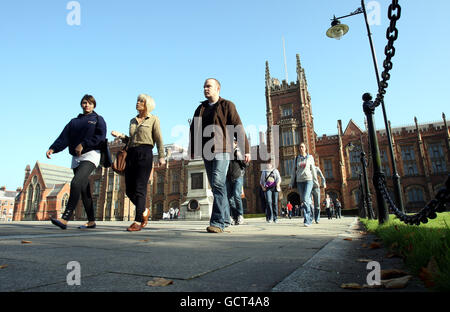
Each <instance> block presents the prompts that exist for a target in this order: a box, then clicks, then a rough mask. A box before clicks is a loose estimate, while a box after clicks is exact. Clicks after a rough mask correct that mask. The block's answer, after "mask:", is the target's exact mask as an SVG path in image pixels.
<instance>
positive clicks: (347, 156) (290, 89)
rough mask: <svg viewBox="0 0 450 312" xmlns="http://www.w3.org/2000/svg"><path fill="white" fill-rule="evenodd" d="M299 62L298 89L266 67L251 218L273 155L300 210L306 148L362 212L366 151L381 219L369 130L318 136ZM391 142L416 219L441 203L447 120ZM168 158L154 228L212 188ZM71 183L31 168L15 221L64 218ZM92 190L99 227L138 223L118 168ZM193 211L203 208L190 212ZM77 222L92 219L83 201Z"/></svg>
mask: <svg viewBox="0 0 450 312" xmlns="http://www.w3.org/2000/svg"><path fill="white" fill-rule="evenodd" d="M296 57H297V62H296V72H297V79H296V81H295V82H287V81H285V80H283V81H281V82H280V81H279V80H278V79H276V78H274V77H271V75H270V69H269V64H268V62H266V74H265V94H266V122H267V132H266V133H265V134H263V133H260V138H259V144H258V145H257V146H252V147H251V154H252V162H251V164H250V167H248V169H247V171H246V175H245V177H244V193H245V197H244V198H243V204H244V211H245V213H263V212H264V206H263V204H262V200H261V195H262V194H261V188H260V186H259V180H260V176H261V164H262V162H263V161H264V160H265V159H263V158H261V155H264V151H269V154H270V155H272V159H276V160H277V162H276V163H277V165H278V170H279V171H280V174H281V176H282V184H281V186H282V192H281V194H280V199H279V208H281V207H285V206H286V204H287V202H288V201H290V202H291V203H292V204H294V205H295V204H299V203H300V196H299V194H298V192H297V190H296V189H289V187H288V185H289V182H290V175H291V172H292V170H293V167H294V160H295V157H296V156H297V155H298V154H299V149H298V146H299V144H300V143H301V142H305V144H306V146H307V149H308V153H310V154H311V155H313V156H314V159H315V162H316V165H317V166H319V167H320V169H321V170H322V172H323V174H324V176H325V178H326V182H327V188H326V189H325V190H324V189H323V188H322V189H321V199H323V198H324V196H325V192H327V193H329V194H330V196H331V197H332V198H339V199H340V201H341V203H342V207H343V209H344V210H354V209H358V207H359V201H360V198H361V194H360V189H361V188H360V178H359V175H360V173H361V172H362V171H361V170H362V165H361V162H360V151H359V150H361V149H362V150H363V151H364V152H365V153H366V155H367V161H368V167H367V173H368V178H369V185H370V192H371V194H372V203H373V207H374V210H375V212H376V207H377V203H376V197H375V195H374V194H375V189H374V187H373V184H372V176H373V170H372V161H371V155H370V149H369V145H368V134H367V127H366V126H364V129H362V128H361V127H360V126H358V125H357V124H355V123H354V122H353V121H352V120H351V119H350V120H349V122H348V123H347V125H346V126H345V127H343V125H342V121H341V120H337V121H336V129H337V133H336V134H333V135H325V134H324V135H321V136H318V135H317V134H316V132H315V128H314V116H313V113H312V101H311V97H310V95H309V92H308V84H307V79H306V74H305V70H304V68H303V67H302V66H301V63H300V57H299V55H297V56H296ZM238 110H239V104H238ZM361 113H362V112H361ZM244 126H245V125H244ZM391 134H392V143H393V150H394V158H395V161H396V164H397V170H398V173H399V175H400V179H401V180H400V181H401V188H402V197H403V203H404V206H405V208H406V211H407V212H414V211H417V210H419V209H421V208H422V207H423V206H424V205H425V203H426V202H428V201H430V200H431V199H433V198H434V196H435V194H436V193H437V191H438V190H439V189H440V188H442V187H443V186H444V184H445V182H446V179H447V177H448V174H449V168H450V132H449V127H448V124H447V120H446V117H445V115H444V114H442V119H441V121H436V122H427V123H420V122H419V121H418V120H417V119H415V120H414V121H412V122H411V125H409V126H400V127H393V128H392V129H391ZM377 136H378V143H379V149H380V154H381V159H382V169H383V171H384V173H385V175H386V181H387V186H388V189H389V192H390V194H391V197H392V198H394V196H393V183H392V167H391V159H390V156H389V155H390V153H389V149H388V141H387V137H386V131H385V130H379V131H377ZM122 146H123V144H122V143H120V141H119V140H115V141H113V142H111V143H110V149H111V153H112V154H113V155H114V154H115V152H117V151H118V150H119V149H120V148H122ZM351 147H353V148H351ZM355 147H356V148H355ZM165 150H166V164H165V165H162V166H159V165H158V163H157V156H156V155H155V157H154V159H155V163H154V170H153V172H152V175H151V177H150V179H149V182H148V186H147V187H148V192H147V194H148V197H147V207H151V215H152V219H153V220H158V219H162V216H163V213H164V212H167V211H168V210H169V209H170V208H171V207H173V208H176V207H178V208H180V209H181V207H182V206H183V205H184V206H186V205H185V203H186V201H187V200H189V198H188V194H189V190H190V189H192V188H193V187H194V188H195V187H199V188H200V187H204V188H207V185H205V184H207V180H205V176H204V175H200V173H199V172H191V171H189V170H188V168H189V164H190V161H189V160H187V159H186V157H185V154H186V150H185V149H184V148H183V147H181V146H177V145H174V144H169V145H166V146H165ZM72 176H73V173H72V170H71V169H68V168H62V167H57V166H53V165H47V164H42V163H39V162H37V163H36V164H35V166H34V168H33V170H30V167H29V166H27V167H26V170H25V178H24V184H23V188H22V190H21V191H20V192H19V194H18V195H17V199H16V202H15V210H14V220H48V219H49V218H50V217H52V216H56V215H59V214H61V213H62V212H63V211H64V208H65V205H66V204H67V199H68V196H69V189H70V180H71V178H72ZM205 181H206V182H205ZM90 186H91V190H92V196H93V199H94V208H95V211H96V218H97V220H124V221H128V220H129V221H132V220H134V212H135V209H134V206H133V204H132V203H131V202H130V200H129V199H128V198H127V196H126V194H125V179H124V177H123V176H121V175H118V174H116V173H115V172H113V171H112V169H111V168H107V169H106V168H102V167H99V168H97V169H96V170H95V171H94V172H93V174H92V175H91V177H90ZM187 209H188V210H195V209H199V208H198V207H197V206H194V205H189V204H188V205H187ZM181 211H183V210H182V209H181ZM354 213H356V212H354ZM73 218H74V219H75V220H85V219H86V215H85V213H84V208H83V207H82V204H81V201H80V203H79V204H78V208H77V210H76V212H75V214H74V217H73Z"/></svg>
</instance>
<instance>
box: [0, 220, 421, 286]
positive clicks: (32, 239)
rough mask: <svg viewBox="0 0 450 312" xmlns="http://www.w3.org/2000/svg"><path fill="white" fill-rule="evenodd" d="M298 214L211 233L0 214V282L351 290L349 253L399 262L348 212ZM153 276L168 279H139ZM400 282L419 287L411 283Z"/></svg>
mask: <svg viewBox="0 0 450 312" xmlns="http://www.w3.org/2000/svg"><path fill="white" fill-rule="evenodd" d="M302 222H303V219H300V218H293V219H280V220H279V222H278V223H277V224H268V223H266V222H265V219H263V218H255V219H247V220H246V224H244V225H239V226H232V227H230V228H229V229H227V230H226V231H225V233H220V234H215V233H207V232H206V230H205V229H206V227H207V226H208V223H209V222H207V221H183V220H174V221H151V222H149V226H148V227H147V228H145V229H144V230H142V231H140V232H134V233H129V232H126V227H127V226H128V225H129V223H130V222H97V228H96V229H93V230H80V229H78V228H77V227H78V226H79V225H81V224H83V223H84V222H71V223H69V228H68V229H67V230H61V229H59V228H57V227H55V226H54V225H52V224H51V223H50V222H12V223H11V222H10V223H0V291H1V292H10V291H13V292H21V291H25V292H61V291H62V292H72V291H75V292H77V291H81V292H92V291H95V292H97V291H102V292H115V291H120V292H211V291H214V292H272V291H273V292H291V291H295V292H299V291H314V292H316V291H327V292H337V291H347V292H352V291H353V292H354V291H355V290H344V289H342V288H340V285H341V284H342V283H349V282H355V283H360V284H364V283H366V276H367V273H368V271H367V270H366V263H362V262H358V261H357V259H358V258H359V257H365V258H368V257H369V258H370V257H371V258H372V259H374V260H375V259H378V261H380V262H381V265H382V269H383V266H393V265H394V266H397V267H399V266H401V262H400V260H399V259H397V260H395V259H389V260H385V259H383V253H382V250H383V249H380V250H378V251H377V250H369V249H368V248H362V247H361V242H362V239H365V240H370V239H373V238H370V237H368V236H367V235H366V236H364V238H362V235H361V233H360V230H361V229H360V228H359V227H358V223H357V219H356V218H354V217H343V218H342V219H333V220H328V219H322V220H321V222H320V224H313V225H312V226H310V227H304V226H303V223H302ZM344 238H347V240H344ZM350 239H351V240H350ZM72 261H76V262H77V263H79V265H80V282H81V285H72V286H71V285H68V282H67V281H68V278H69V281H76V275H75V273H76V267H69V269H68V263H70V262H72ZM383 261H384V262H383ZM386 261H393V262H392V263H390V262H386ZM394 262H395V263H394ZM74 276H75V277H74ZM71 278H72V279H71ZM155 278H164V279H165V280H170V281H172V282H173V283H172V284H170V285H168V286H156V287H155V286H149V285H148V284H147V283H148V282H149V281H152V280H154V279H155ZM406 290H407V291H408V290H411V291H418V290H419V291H424V289H423V287H421V286H420V283H417V282H416V283H413V284H412V286H411V287H408V288H406ZM373 291H382V290H380V289H378V290H373Z"/></svg>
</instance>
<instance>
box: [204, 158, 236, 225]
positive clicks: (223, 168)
mask: <svg viewBox="0 0 450 312" xmlns="http://www.w3.org/2000/svg"><path fill="white" fill-rule="evenodd" d="M203 162H204V164H205V169H206V175H207V176H208V181H209V185H211V188H212V193H213V195H214V202H213V208H212V213H211V219H210V220H209V224H210V225H211V226H216V227H218V228H221V229H222V230H223V229H224V227H225V226H228V225H229V222H230V205H229V203H228V194H227V185H226V179H227V172H228V165H229V163H230V154H228V153H217V154H216V155H215V156H214V159H213V160H206V159H204V158H203Z"/></svg>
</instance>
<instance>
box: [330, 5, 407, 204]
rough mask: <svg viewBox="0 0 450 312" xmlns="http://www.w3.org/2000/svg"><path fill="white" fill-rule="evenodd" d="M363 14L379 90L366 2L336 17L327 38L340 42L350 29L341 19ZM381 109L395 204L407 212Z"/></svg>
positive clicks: (388, 131)
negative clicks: (350, 11) (354, 9)
mask: <svg viewBox="0 0 450 312" xmlns="http://www.w3.org/2000/svg"><path fill="white" fill-rule="evenodd" d="M361 13H362V14H364V20H365V23H366V28H367V35H368V37H369V43H370V50H371V52H372V60H373V66H374V68H375V75H376V78H377V84H378V88H380V75H379V73H378V63H377V57H376V55H375V48H374V45H373V41H372V34H371V32H370V27H369V22H368V21H367V12H366V6H365V4H364V0H361V7H360V8H358V9H357V10H356V11H354V12H352V13H350V14H348V15H345V16H341V17H336V16H334V17H333V20H332V22H331V27H330V28H329V29H328V30H327V36H328V37H330V38H334V39H338V40H339V39H341V38H342V36H343V35H345V34H346V33H347V32H348V29H349V27H348V26H347V25H345V24H341V22H340V21H339V19H342V18H346V17H349V16H353V15H356V14H361ZM381 108H382V111H383V118H384V124H385V128H386V137H387V139H388V145H389V155H390V158H391V166H392V180H393V183H394V194H395V202H396V203H397V207H398V208H399V209H400V210H401V211H402V212H405V209H404V205H403V199H402V195H401V194H402V191H401V186H400V176H399V174H398V171H397V165H396V163H395V159H394V149H393V147H392V136H391V130H390V127H389V124H388V119H387V116H386V109H385V107H384V101H381ZM372 142H373V141H372ZM373 143H374V142H373ZM376 149H377V150H378V145H377V146H376Z"/></svg>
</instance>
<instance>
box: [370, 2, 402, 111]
mask: <svg viewBox="0 0 450 312" xmlns="http://www.w3.org/2000/svg"><path fill="white" fill-rule="evenodd" d="M400 13H401V7H400V5H399V4H398V0H392V4H391V5H389V9H388V18H389V20H390V21H391V23H390V25H389V27H388V28H387V30H386V38H387V40H388V43H387V45H386V47H385V49H384V54H385V55H386V59H385V60H384V62H383V68H384V71H383V72H382V73H381V78H382V81H381V82H380V86H379V88H378V94H377V98H376V99H375V102H374V106H375V107H377V106H378V105H380V104H381V102H382V101H383V99H384V95H385V94H386V89H387V87H388V83H387V81H388V80H389V79H390V78H391V75H390V74H389V71H390V70H391V69H392V67H393V64H392V61H391V59H392V57H393V56H394V55H395V47H394V42H395V40H397V38H398V29H397V27H396V24H397V21H398V20H399V19H400Z"/></svg>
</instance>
